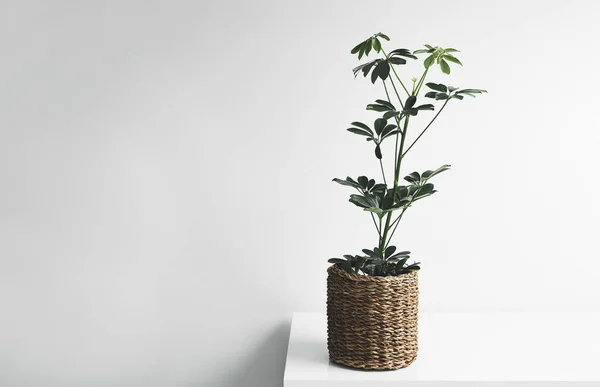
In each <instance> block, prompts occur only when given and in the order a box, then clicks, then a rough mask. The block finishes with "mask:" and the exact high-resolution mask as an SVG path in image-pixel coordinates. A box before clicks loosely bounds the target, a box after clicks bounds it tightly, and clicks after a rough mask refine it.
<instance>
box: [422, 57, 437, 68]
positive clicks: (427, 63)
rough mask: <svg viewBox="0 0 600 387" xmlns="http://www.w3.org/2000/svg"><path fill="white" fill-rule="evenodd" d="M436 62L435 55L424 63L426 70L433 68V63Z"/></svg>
mask: <svg viewBox="0 0 600 387" xmlns="http://www.w3.org/2000/svg"><path fill="white" fill-rule="evenodd" d="M434 60H435V57H434V56H433V55H429V56H428V57H427V58H426V59H425V60H424V61H423V65H424V66H425V68H426V69H428V68H429V67H431V65H432V64H433V61H434Z"/></svg>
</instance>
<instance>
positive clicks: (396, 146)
mask: <svg viewBox="0 0 600 387" xmlns="http://www.w3.org/2000/svg"><path fill="white" fill-rule="evenodd" d="M390 81H391V79H390ZM382 82H383V88H384V89H385V95H386V96H387V99H388V102H389V103H392V100H391V99H390V93H388V89H387V86H386V85H385V81H383V80H382ZM392 85H393V83H392ZM394 90H395V88H394ZM396 95H398V92H396ZM398 99H400V96H398ZM400 104H401V105H402V100H400ZM402 108H403V109H404V105H402ZM394 119H395V120H396V126H398V131H399V133H402V130H401V129H400V121H401V120H402V116H400V118H398V116H396V117H394ZM397 158H398V133H396V145H395V147H394V171H395V170H396V159H397ZM386 186H387V183H386Z"/></svg>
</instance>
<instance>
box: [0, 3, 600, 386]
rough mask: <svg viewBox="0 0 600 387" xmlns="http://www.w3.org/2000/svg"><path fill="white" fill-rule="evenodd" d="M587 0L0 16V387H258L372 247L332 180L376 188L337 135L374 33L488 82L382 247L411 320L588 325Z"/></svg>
mask: <svg viewBox="0 0 600 387" xmlns="http://www.w3.org/2000/svg"><path fill="white" fill-rule="evenodd" d="M599 8H600V7H599V6H598V5H597V4H596V3H595V2H589V1H570V2H556V1H530V2H524V1H506V0H504V1H497V2H496V1H486V2H484V1H475V0H473V1H427V2H411V3H410V4H409V3H408V2H400V1H389V2H386V1H379V2H364V1H361V2H358V1H352V2H351V1H330V2H316V1H296V2H289V1H285V2H283V1H275V0H273V1H270V2H260V1H255V2H242V1H237V2H217V1H213V2H192V1H190V2H169V1H162V2H158V1H141V0H138V1H133V0H132V1H114V2H102V1H96V2H86V3H84V2H75V1H53V2H44V1H33V2H29V1H8V2H7V1H4V2H2V3H1V9H0V26H1V27H0V28H1V30H0V47H1V52H2V57H1V58H0V188H1V190H0V385H2V386H11V387H22V386H23V387H24V386H42V385H43V386H61V387H62V386H64V387H67V386H78V387H79V386H111V387H112V386H127V387H137V386H140V387H141V386H144V387H151V386H161V387H163V386H164V387H167V386H207V387H208V386H210V387H213V386H214V387H233V386H250V387H254V386H260V387H271V386H280V385H281V383H280V380H281V377H282V372H283V363H284V361H283V358H284V355H285V349H286V340H287V334H288V331H289V325H288V323H289V319H290V316H291V313H292V312H293V311H296V310H298V311H320V310H323V309H324V301H325V295H324V291H325V282H324V281H325V269H326V267H327V264H326V259H327V258H328V257H330V256H336V255H339V254H342V253H350V252H358V251H359V249H361V248H365V247H372V246H373V245H374V244H375V234H374V231H373V230H372V224H371V221H370V219H369V218H368V215H366V214H365V213H362V212H360V211H359V210H357V209H356V208H354V207H353V206H352V205H351V204H349V203H348V202H347V201H346V200H347V194H348V193H349V192H348V191H347V190H346V189H344V187H339V186H336V185H334V184H333V183H331V182H330V180H331V178H333V177H336V176H338V177H345V176H346V175H352V176H357V175H359V174H370V175H373V176H375V175H376V174H377V173H378V166H377V164H376V163H375V159H374V158H373V156H372V155H371V152H372V149H371V148H370V147H368V146H367V145H366V143H365V142H364V141H360V140H359V139H358V138H356V137H355V136H352V135H350V134H348V133H346V132H345V130H344V129H346V127H347V126H348V123H349V122H351V121H354V120H365V121H372V120H373V119H374V118H375V116H374V115H373V114H372V113H368V112H366V111H364V106H365V105H366V104H367V103H370V102H372V101H373V100H374V99H375V98H378V97H381V96H382V91H381V90H380V88H379V87H373V86H371V84H370V83H369V82H368V81H365V80H364V79H357V80H353V77H352V73H351V72H350V69H351V68H352V67H353V66H354V65H355V64H356V63H357V62H356V61H355V60H354V59H353V57H352V56H350V54H349V50H350V48H352V47H353V46H354V44H356V43H357V42H358V41H360V40H361V39H364V38H366V37H367V36H369V35H370V34H372V33H375V32H378V31H382V32H385V33H387V34H389V35H390V36H391V37H392V42H391V44H389V45H388V46H387V47H388V48H390V49H393V48H399V47H408V48H412V49H416V48H417V47H419V46H420V45H421V44H423V43H431V44H435V45H442V46H455V47H457V48H459V49H461V50H462V53H461V54H460V58H461V60H462V61H463V63H464V64H465V67H464V68H457V67H456V66H455V67H454V70H453V74H452V77H451V78H446V76H444V75H442V74H440V73H439V72H436V73H435V74H434V75H432V77H431V78H430V80H432V81H444V82H446V83H450V84H455V85H459V86H463V87H480V88H486V89H488V90H489V94H488V95H485V96H483V97H480V98H478V99H476V100H470V99H469V100H465V101H462V102H458V103H456V104H454V103H453V104H452V105H454V106H452V105H450V106H449V107H448V109H447V112H445V113H444V114H443V115H442V116H440V119H439V121H438V122H437V125H436V126H435V127H433V129H432V130H431V131H430V132H428V133H427V134H426V136H425V137H424V139H423V141H422V142H421V143H420V145H419V146H418V147H416V148H415V151H414V152H412V155H411V156H410V159H409V160H408V161H407V169H406V170H405V171H406V172H410V171H412V170H415V169H418V170H424V169H429V168H432V167H437V166H439V165H441V164H443V163H450V164H452V165H453V170H452V171H451V172H447V173H445V174H444V175H441V176H440V177H439V179H437V184H438V187H439V190H440V192H439V193H438V194H436V195H435V196H433V197H432V198H431V199H429V200H428V201H423V202H421V203H419V205H418V206H415V208H414V209H413V210H412V211H411V212H409V213H407V216H406V218H405V222H404V223H403V225H402V227H401V229H400V231H399V233H398V238H397V239H396V242H397V245H398V246H399V247H400V248H402V249H405V248H406V249H410V250H412V251H413V254H414V256H415V257H416V258H418V260H420V261H422V262H423V270H422V272H421V287H422V298H421V305H422V309H423V310H483V309H494V310H584V309H585V310H589V309H594V310H600V297H598V296H599V291H600V285H598V283H599V280H600V260H599V259H598V247H597V234H598V228H599V223H600V205H599V204H598V199H597V196H598V189H599V188H600V183H599V181H598V177H597V176H598V166H599V163H600V153H599V152H598V147H599V145H600V127H599V126H600V125H599V123H600V122H599V118H598V115H597V110H598V108H597V106H596V105H597V100H598V89H600V75H599V72H598V69H597V67H598V60H600V56H599V54H598V51H597V48H596V46H597V38H598V36H600V27H599V26H598V23H597V14H598V11H600V9H599ZM402 71H403V74H406V76H409V77H410V76H412V75H417V74H418V72H419V71H420V68H419V65H418V64H417V65H415V66H413V67H407V68H404V69H402ZM421 122H423V121H421ZM415 131H416V129H415ZM565 329H570V328H569V327H565Z"/></svg>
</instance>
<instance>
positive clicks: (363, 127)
mask: <svg viewBox="0 0 600 387" xmlns="http://www.w3.org/2000/svg"><path fill="white" fill-rule="evenodd" d="M350 125H354V126H358V127H359V128H361V129H364V130H366V131H367V132H369V133H371V134H373V131H372V130H371V128H369V127H368V126H367V125H365V124H363V123H362V122H358V121H354V122H351V123H350Z"/></svg>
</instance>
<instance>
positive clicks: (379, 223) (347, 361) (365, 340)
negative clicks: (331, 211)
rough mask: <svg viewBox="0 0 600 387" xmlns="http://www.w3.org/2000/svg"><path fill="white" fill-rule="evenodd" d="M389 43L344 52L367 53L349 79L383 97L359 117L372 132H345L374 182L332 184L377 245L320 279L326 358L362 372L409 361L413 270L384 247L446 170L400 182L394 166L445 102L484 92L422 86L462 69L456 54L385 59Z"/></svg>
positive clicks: (431, 51) (430, 50) (377, 38)
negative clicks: (369, 158)
mask: <svg viewBox="0 0 600 387" xmlns="http://www.w3.org/2000/svg"><path fill="white" fill-rule="evenodd" d="M389 40H390V39H389V37H388V36H387V35H385V34H382V33H378V34H375V35H373V36H371V37H370V38H368V39H367V40H365V41H363V42H361V43H359V44H358V45H356V47H354V48H353V49H352V51H351V53H352V54H356V55H358V59H359V60H360V59H362V57H363V56H364V57H367V56H369V54H373V53H375V54H380V57H378V58H377V59H374V60H371V61H369V62H367V63H363V64H361V65H359V66H358V67H356V68H354V69H353V72H354V75H355V77H356V76H358V75H359V74H361V73H362V75H363V76H364V77H365V78H366V77H369V78H370V80H371V82H372V83H373V84H375V83H379V84H381V85H382V89H383V91H384V92H385V97H383V98H381V99H377V100H376V101H375V102H374V103H371V104H369V105H367V110H369V111H373V112H375V113H377V118H376V119H375V121H374V122H373V124H372V125H367V124H364V123H362V122H358V121H355V122H352V124H351V125H352V126H351V127H350V128H349V129H348V131H349V132H350V133H352V134H354V135H358V136H361V137H363V138H366V140H367V142H369V144H371V150H372V151H373V152H374V156H375V158H376V160H377V161H376V162H378V163H379V167H380V169H381V174H382V176H381V179H382V180H381V181H379V182H378V181H376V180H375V179H372V178H368V177H366V176H359V177H358V178H355V179H354V178H351V177H347V178H346V179H345V180H342V179H337V178H336V179H333V181H335V182H336V183H339V184H341V185H344V186H348V187H350V188H352V189H353V190H355V191H356V192H354V193H352V194H351V195H350V199H349V201H350V202H351V203H352V204H354V205H355V206H357V207H359V208H361V209H363V210H364V211H366V212H368V213H369V215H370V218H371V219H372V222H373V224H374V226H375V229H376V230H377V234H378V241H377V246H376V247H374V248H371V249H364V250H362V252H363V254H359V255H344V256H343V257H342V258H331V259H329V262H330V263H332V264H333V265H332V266H330V267H329V269H328V278H327V331H328V339H327V345H328V350H329V357H330V359H331V360H332V361H333V362H336V363H339V364H343V365H346V366H349V367H354V368H362V369H397V368H403V367H406V366H408V365H410V364H411V363H412V362H413V361H414V360H415V358H416V356H417V350H418V341H417V330H418V327H417V322H418V321H417V320H418V300H419V298H418V294H419V289H418V271H419V270H420V266H419V265H420V264H419V263H418V262H409V260H410V252H409V251H400V250H399V249H397V248H396V247H395V246H393V245H391V239H392V237H393V236H394V233H395V232H396V230H397V228H398V225H399V223H400V221H401V219H402V216H403V215H404V213H405V212H406V210H408V209H409V208H411V207H412V206H413V205H414V204H415V203H416V202H418V201H420V200H422V199H424V198H426V197H429V196H431V195H433V194H434V193H435V192H436V190H435V189H434V185H433V183H431V180H432V178H433V177H435V176H436V175H438V174H439V173H442V172H444V171H446V170H448V169H449V168H450V165H447V164H445V165H442V166H441V167H439V168H437V169H431V170H426V171H424V172H421V173H419V172H412V173H410V174H408V175H406V176H405V177H404V181H401V176H402V162H403V160H404V158H405V157H406V156H407V154H408V153H409V151H411V150H412V149H413V147H414V146H415V144H417V142H418V141H419V140H420V139H421V138H422V137H423V135H424V134H425V132H427V130H428V129H429V128H430V127H431V125H432V124H433V122H434V121H435V120H436V118H437V117H438V116H439V115H440V113H441V112H442V111H443V110H444V109H445V108H446V106H447V105H448V104H449V103H450V102H453V101H460V100H462V99H463V98H464V97H465V96H469V97H475V96H476V95H478V94H481V93H484V92H486V91H485V90H480V89H461V88H457V87H452V86H447V85H445V84H443V83H434V82H426V80H427V77H428V76H429V75H432V73H434V72H437V71H435V70H436V69H437V68H439V69H440V70H441V72H442V73H443V74H446V75H447V74H450V72H451V67H450V64H451V63H452V65H460V66H462V63H461V62H460V60H459V59H458V58H456V56H455V55H456V54H455V53H457V52H458V50H456V49H454V48H442V47H434V46H430V45H427V44H426V45H425V48H424V49H420V50H416V51H411V50H408V49H404V48H399V49H395V50H392V51H389V52H386V51H385V50H384V49H383V46H382V42H384V41H389ZM418 55H420V56H421V57H422V58H423V59H424V60H423V65H424V70H423V73H422V75H421V77H420V78H419V79H417V78H412V80H411V82H409V83H406V82H403V81H402V78H401V77H400V73H401V71H400V69H398V70H397V69H396V67H397V66H402V65H405V64H406V63H407V61H408V60H416V59H418V57H417V56H418ZM421 94H423V97H425V98H428V99H433V100H434V101H437V104H438V106H437V107H436V106H435V105H434V104H431V103H425V104H421V103H417V100H418V99H420V98H421V97H420V95H421ZM436 110H437V112H436V113H435V115H433V116H432V118H431V120H430V121H429V123H428V124H427V125H425V126H424V127H422V128H420V130H418V131H416V132H414V134H413V132H412V130H410V129H412V128H411V127H410V123H411V117H414V116H417V115H418V114H419V113H421V114H426V113H429V111H436ZM384 142H386V143H390V147H391V143H393V144H394V153H393V155H391V156H392V157H389V156H387V154H386V156H387V157H386V159H388V160H389V161H388V162H389V165H390V167H392V166H393V171H394V174H393V177H391V176H390V177H388V176H386V175H385V168H384V162H383V161H384V155H383V152H382V144H383V143H384ZM386 145H387V144H386Z"/></svg>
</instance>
